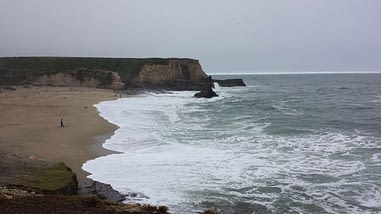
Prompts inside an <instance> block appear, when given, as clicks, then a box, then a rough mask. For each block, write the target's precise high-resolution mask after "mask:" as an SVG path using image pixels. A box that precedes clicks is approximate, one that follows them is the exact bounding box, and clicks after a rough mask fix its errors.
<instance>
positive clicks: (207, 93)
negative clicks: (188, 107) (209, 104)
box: [194, 76, 218, 98]
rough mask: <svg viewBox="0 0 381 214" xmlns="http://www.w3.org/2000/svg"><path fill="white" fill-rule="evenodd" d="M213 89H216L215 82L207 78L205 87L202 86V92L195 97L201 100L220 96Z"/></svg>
mask: <svg viewBox="0 0 381 214" xmlns="http://www.w3.org/2000/svg"><path fill="white" fill-rule="evenodd" d="M213 88H214V85H213V80H212V77H211V76H209V77H207V78H205V80H204V85H203V86H202V88H201V91H200V92H198V93H196V94H195V95H194V97H197V98H201V97H204V98H212V97H217V96H218V94H216V92H214V91H213Z"/></svg>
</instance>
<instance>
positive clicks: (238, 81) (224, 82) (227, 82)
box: [213, 79, 246, 87]
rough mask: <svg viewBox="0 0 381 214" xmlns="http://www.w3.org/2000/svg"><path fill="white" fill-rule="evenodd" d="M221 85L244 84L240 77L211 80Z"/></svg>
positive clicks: (234, 85)
mask: <svg viewBox="0 0 381 214" xmlns="http://www.w3.org/2000/svg"><path fill="white" fill-rule="evenodd" d="M213 82H216V83H217V84H218V85H219V86H221V87H236V86H246V84H245V83H244V82H243V80H242V79H226V80H215V79H214V80H213Z"/></svg>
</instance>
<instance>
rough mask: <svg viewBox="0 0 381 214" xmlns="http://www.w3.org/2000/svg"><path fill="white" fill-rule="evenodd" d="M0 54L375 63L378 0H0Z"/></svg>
mask: <svg viewBox="0 0 381 214" xmlns="http://www.w3.org/2000/svg"><path fill="white" fill-rule="evenodd" d="M0 29H1V31H0V56H94V57H95V56H97V57H189V58H197V59H199V60H200V62H201V64H202V66H203V68H204V70H205V71H206V72H208V73H220V72H266V71H339V70H341V71H370V70H372V71H374V70H377V71H381V0H102V1H101V0H1V1H0Z"/></svg>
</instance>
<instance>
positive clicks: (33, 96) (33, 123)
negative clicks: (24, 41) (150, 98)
mask: <svg viewBox="0 0 381 214" xmlns="http://www.w3.org/2000/svg"><path fill="white" fill-rule="evenodd" d="M16 89H17V90H5V89H1V93H0V152H1V153H13V154H17V155H19V156H23V157H30V156H36V157H37V158H40V159H45V160H52V161H63V162H65V163H66V164H67V165H68V166H69V167H70V168H71V169H72V170H73V171H74V172H75V173H76V174H77V175H78V176H79V177H80V178H83V177H85V176H87V175H88V173H86V172H84V171H83V170H82V168H81V167H82V164H83V163H84V162H86V161H87V160H90V159H94V158H96V157H98V156H101V155H106V154H110V153H111V151H108V150H106V149H103V148H102V143H103V142H104V140H105V139H107V138H108V137H110V136H111V135H112V134H113V132H114V131H115V129H116V128H117V127H116V126H114V125H112V124H110V123H108V122H107V121H106V120H104V119H103V118H101V117H100V116H99V115H98V112H97V110H96V108H95V107H94V106H93V105H94V104H96V103H99V102H101V101H104V100H112V99H116V98H118V97H119V94H118V93H115V92H113V91H111V90H106V89H94V88H69V87H35V86H34V87H28V88H25V87H16ZM61 118H63V120H64V125H65V127H64V128H61V127H60V119H61Z"/></svg>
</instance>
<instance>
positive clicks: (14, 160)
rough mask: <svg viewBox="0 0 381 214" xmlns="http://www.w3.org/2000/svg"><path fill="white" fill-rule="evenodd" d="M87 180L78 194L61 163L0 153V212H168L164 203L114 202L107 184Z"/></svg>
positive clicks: (140, 213)
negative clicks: (128, 203) (129, 203)
mask: <svg viewBox="0 0 381 214" xmlns="http://www.w3.org/2000/svg"><path fill="white" fill-rule="evenodd" d="M87 182H90V183H89V185H90V186H82V188H81V190H80V191H79V193H80V194H81V195H78V182H77V179H76V175H75V174H74V173H73V172H72V171H71V170H70V168H69V167H67V166H66V165H65V164H64V163H62V162H58V163H57V162H50V161H46V160H39V159H37V158H36V157H34V156H31V157H30V158H23V157H19V156H16V155H13V154H4V153H0V213H20V214H21V213H73V214H74V213H135V214H149V213H157V214H160V213H162V214H166V213H168V208H167V207H165V206H151V205H140V204H131V205H124V204H121V203H117V202H120V201H122V200H119V197H118V196H116V195H117V194H116V191H115V190H113V189H112V188H111V186H110V185H106V184H102V183H99V182H96V181H87ZM84 188H85V189H84ZM110 196H111V197H110ZM115 197H116V198H115ZM103 199H105V200H103ZM110 199H111V200H110ZM113 199H115V200H113ZM123 200H124V198H123Z"/></svg>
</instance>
